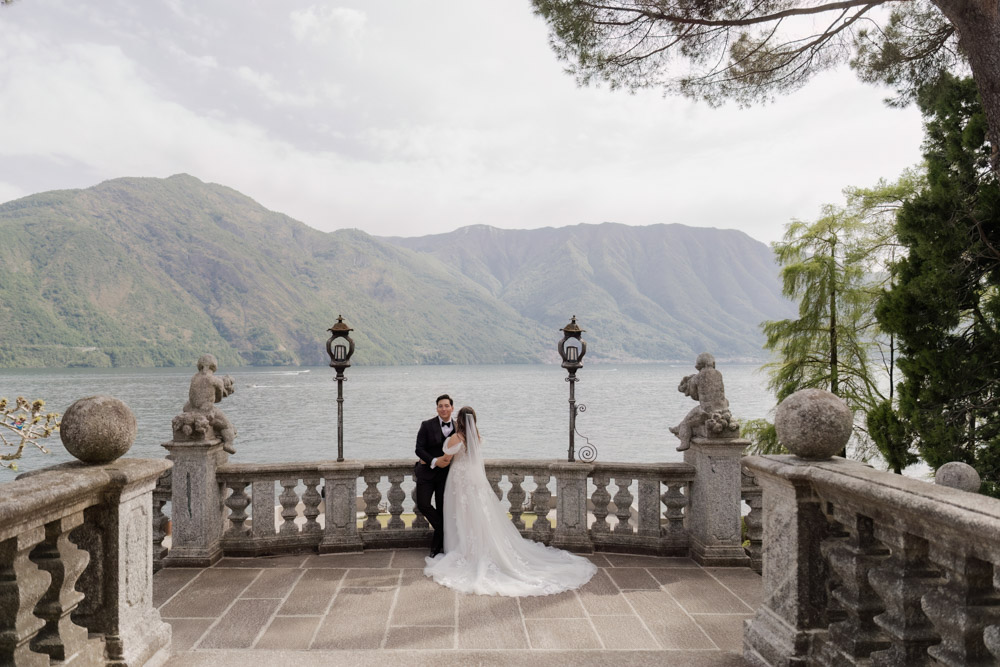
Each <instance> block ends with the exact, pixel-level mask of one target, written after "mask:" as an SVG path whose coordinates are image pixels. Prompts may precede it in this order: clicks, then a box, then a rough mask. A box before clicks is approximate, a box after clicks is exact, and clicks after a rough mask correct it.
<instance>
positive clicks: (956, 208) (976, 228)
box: [878, 77, 1000, 496]
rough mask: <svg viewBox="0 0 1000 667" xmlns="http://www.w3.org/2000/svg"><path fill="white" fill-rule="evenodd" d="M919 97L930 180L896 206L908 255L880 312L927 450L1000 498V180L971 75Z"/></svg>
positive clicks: (903, 404)
mask: <svg viewBox="0 0 1000 667" xmlns="http://www.w3.org/2000/svg"><path fill="white" fill-rule="evenodd" d="M918 101H919V104H920V108H921V111H922V112H923V114H924V116H925V124H926V141H925V144H924V155H925V158H926V160H927V169H928V184H927V186H926V187H925V188H923V189H922V190H921V191H920V192H919V193H918V194H917V196H915V197H914V198H913V199H912V200H911V201H908V202H907V203H906V204H904V206H903V207H902V210H901V211H900V213H899V216H898V220H897V233H898V238H899V241H900V243H902V244H903V245H904V246H905V247H906V248H907V250H908V253H907V256H906V257H904V258H902V259H900V260H899V261H898V262H897V263H896V265H895V267H894V276H895V284H894V285H893V286H892V288H891V289H889V290H888V291H887V292H886V294H885V295H884V297H883V299H882V301H881V303H880V306H879V308H878V317H879V321H880V322H881V323H882V326H883V327H884V328H885V330H886V331H890V332H893V333H895V334H896V335H897V337H898V341H899V345H900V351H901V353H902V356H901V358H900V360H899V369H900V371H901V372H902V375H903V381H902V383H901V384H900V385H899V412H900V416H901V417H902V419H903V420H904V421H905V422H906V424H907V426H908V427H909V429H910V430H911V431H912V432H914V433H916V434H918V436H919V438H918V440H917V447H918V449H919V451H920V454H921V456H922V458H923V459H924V460H925V461H927V463H928V464H929V465H930V466H931V467H933V468H934V469H937V468H938V467H940V466H941V465H943V464H945V463H948V462H949V461H964V462H965V463H968V464H970V465H972V466H974V467H975V468H976V469H977V470H978V471H979V474H980V476H981V477H982V479H983V491H984V492H986V493H989V494H991V495H994V496H1000V335H998V331H997V326H998V320H1000V291H998V287H1000V259H998V258H1000V253H998V252H997V248H998V247H1000V186H998V183H997V177H996V174H995V172H993V171H991V170H990V168H989V157H990V146H989V144H988V142H987V141H986V121H985V117H984V115H983V109H982V106H981V104H980V102H979V97H978V93H977V89H976V86H975V84H974V83H973V82H972V80H970V79H964V80H960V79H957V78H955V77H943V78H942V79H941V80H940V81H939V82H937V83H936V84H935V85H932V86H928V87H925V88H924V89H923V90H922V91H921V93H920V94H919V98H918Z"/></svg>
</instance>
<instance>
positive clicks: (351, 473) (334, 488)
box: [319, 461, 364, 554]
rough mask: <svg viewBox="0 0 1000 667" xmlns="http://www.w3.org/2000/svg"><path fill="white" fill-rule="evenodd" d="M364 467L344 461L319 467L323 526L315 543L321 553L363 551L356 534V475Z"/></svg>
mask: <svg viewBox="0 0 1000 667" xmlns="http://www.w3.org/2000/svg"><path fill="white" fill-rule="evenodd" d="M363 469H364V464H362V463H359V462H357V461H344V462H343V463H334V464H331V465H324V466H320V468H319V472H320V474H321V475H322V476H323V488H324V489H325V491H326V506H325V508H324V511H325V513H326V527H325V529H324V531H323V540H322V541H321V542H320V543H319V552H320V553H321V554H327V553H336V552H343V551H363V550H364V544H363V543H362V541H361V535H359V534H358V520H357V507H356V498H357V495H358V492H357V479H358V475H360V474H361V471H362V470H363Z"/></svg>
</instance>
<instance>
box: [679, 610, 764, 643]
mask: <svg viewBox="0 0 1000 667" xmlns="http://www.w3.org/2000/svg"><path fill="white" fill-rule="evenodd" d="M691 616H692V618H694V621H695V623H697V624H698V625H699V626H701V629H702V630H704V631H705V634H707V635H708V636H709V637H711V639H712V641H713V642H715V644H716V646H718V647H719V648H720V649H722V650H723V651H733V652H739V651H742V650H743V622H744V621H745V620H746V619H748V618H750V617H751V616H753V614H692V615H691Z"/></svg>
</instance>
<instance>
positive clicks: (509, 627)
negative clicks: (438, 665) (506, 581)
mask: <svg viewBox="0 0 1000 667" xmlns="http://www.w3.org/2000/svg"><path fill="white" fill-rule="evenodd" d="M458 647H459V648H476V649H526V648H528V637H527V635H526V634H525V631H524V623H523V621H522V620H521V613H520V610H519V608H518V604H517V598H507V597H493V596H489V595H459V596H458Z"/></svg>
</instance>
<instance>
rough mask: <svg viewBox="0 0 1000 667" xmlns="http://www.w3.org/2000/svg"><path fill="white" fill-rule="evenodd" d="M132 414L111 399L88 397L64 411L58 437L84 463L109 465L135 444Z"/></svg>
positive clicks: (122, 405) (108, 397) (123, 405)
mask: <svg viewBox="0 0 1000 667" xmlns="http://www.w3.org/2000/svg"><path fill="white" fill-rule="evenodd" d="M135 434H136V423H135V415H134V414H132V410H131V409H129V407H128V406H127V405H125V403H124V402H123V401H121V400H119V399H117V398H114V397H112V396H88V397H86V398H81V399H80V400H78V401H76V402H74V403H73V404H72V405H71V406H69V407H68V408H66V412H65V413H64V414H63V418H62V423H61V424H60V426H59V438H60V439H61V440H62V443H63V445H64V446H65V447H66V451H68V452H69V453H70V454H72V455H73V456H74V457H76V458H77V459H79V460H81V461H83V462H84V463H108V462H110V461H114V460H115V459H117V458H118V457H120V456H122V455H124V454H125V452H127V451H128V450H129V448H130V447H131V446H132V443H133V442H135Z"/></svg>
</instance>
